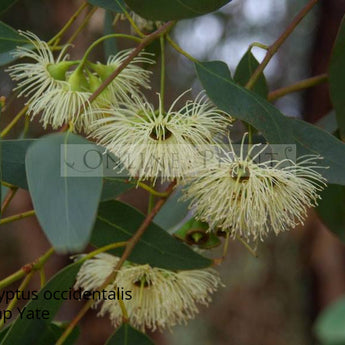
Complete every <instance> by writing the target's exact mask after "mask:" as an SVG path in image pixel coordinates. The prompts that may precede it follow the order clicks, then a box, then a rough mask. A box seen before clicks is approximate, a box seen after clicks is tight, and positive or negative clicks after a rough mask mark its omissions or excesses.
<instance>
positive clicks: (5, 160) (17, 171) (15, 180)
mask: <svg viewBox="0 0 345 345" xmlns="http://www.w3.org/2000/svg"><path fill="white" fill-rule="evenodd" d="M35 141H36V140H34V139H24V140H3V141H2V180H3V181H5V182H7V183H10V184H13V185H15V186H18V187H20V188H23V189H28V184H27V181H26V170H25V155H26V152H27V150H28V148H29V147H30V145H31V144H32V143H34V142H35Z"/></svg>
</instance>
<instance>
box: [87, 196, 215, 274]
mask: <svg viewBox="0 0 345 345" xmlns="http://www.w3.org/2000/svg"><path fill="white" fill-rule="evenodd" d="M144 219H145V216H144V215H143V214H142V213H140V212H139V211H137V210H136V209H134V208H133V207H131V206H129V205H126V204H124V203H121V202H119V201H115V200H113V201H106V202H103V203H101V204H100V207H99V211H98V216H97V221H96V225H95V228H94V230H93V233H92V238H91V243H92V244H94V245H95V246H97V247H102V246H105V245H107V244H110V243H114V242H122V241H128V240H129V239H130V238H131V237H132V236H133V235H134V233H135V232H136V231H137V230H138V228H139V227H140V225H141V224H142V222H143V221H144ZM122 252H123V249H122V248H121V249H116V250H114V251H113V253H114V254H116V255H121V253H122ZM129 259H130V260H132V261H134V262H136V263H139V264H146V263H148V264H150V265H152V266H155V267H161V268H166V269H170V270H191V269H198V268H204V267H207V266H210V265H211V260H209V259H206V258H204V257H203V256H200V255H199V254H197V253H195V252H194V251H193V250H192V249H190V248H189V247H188V246H186V245H185V244H183V243H181V242H180V241H178V240H176V239H175V238H173V237H172V236H170V235H169V234H168V233H167V232H166V231H164V230H163V229H161V228H160V227H159V226H157V225H156V224H154V223H151V224H150V225H149V227H148V228H147V230H146V231H145V233H144V235H143V236H142V237H141V239H140V240H139V242H138V244H137V245H136V246H135V248H134V250H133V252H132V253H131V255H130V257H129Z"/></svg>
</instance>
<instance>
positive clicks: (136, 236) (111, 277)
mask: <svg viewBox="0 0 345 345" xmlns="http://www.w3.org/2000/svg"><path fill="white" fill-rule="evenodd" d="M175 185H176V181H173V182H172V183H171V184H170V185H169V187H168V188H167V189H166V191H165V192H166V193H167V197H165V198H161V199H159V200H158V202H157V203H156V205H155V207H154V208H153V209H152V211H151V212H150V213H149V214H148V215H147V216H146V218H145V219H144V221H143V222H142V224H141V225H140V227H139V229H138V230H137V232H136V233H135V234H134V235H133V237H132V238H131V239H130V240H129V241H128V242H127V245H126V248H125V250H124V252H123V254H122V256H121V258H120V260H119V262H118V264H117V265H116V267H115V269H114V271H113V272H112V273H111V274H110V275H109V276H108V277H107V278H106V280H105V281H104V283H103V284H102V285H101V286H100V287H99V288H98V289H97V291H102V290H103V289H105V288H106V287H107V286H108V285H109V284H111V283H112V282H113V281H114V280H115V279H116V276H117V272H118V271H119V269H120V268H121V267H122V265H123V263H124V262H125V261H126V260H127V259H128V257H129V255H130V254H131V253H132V251H133V249H134V247H135V245H136V244H137V243H138V241H139V240H140V238H141V236H142V235H143V234H144V232H145V230H146V229H147V228H148V226H149V225H150V223H151V222H152V220H153V218H154V217H155V216H156V214H157V213H158V212H159V210H160V209H161V208H162V206H163V205H164V203H165V202H166V200H167V198H168V197H169V196H170V194H171V193H172V192H173V190H174V187H175ZM93 303H94V301H93V300H89V301H88V302H87V303H85V304H84V306H83V307H82V309H81V310H80V311H79V313H78V314H77V316H76V317H75V318H74V319H73V320H72V321H71V323H70V324H69V325H68V327H67V328H66V329H65V331H64V332H63V334H62V335H61V337H60V338H59V339H58V341H57V342H56V343H55V345H62V344H63V343H64V342H65V340H66V339H67V337H68V336H69V335H70V334H71V332H72V331H73V329H74V328H75V327H76V326H77V324H78V322H79V321H80V320H81V319H82V318H83V316H84V315H85V314H86V312H87V311H88V310H89V309H90V308H91V306H92V304H93Z"/></svg>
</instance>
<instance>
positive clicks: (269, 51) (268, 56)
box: [246, 0, 318, 89]
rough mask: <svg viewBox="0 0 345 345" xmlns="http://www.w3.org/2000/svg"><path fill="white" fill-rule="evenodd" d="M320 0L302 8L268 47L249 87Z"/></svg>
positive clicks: (250, 80) (313, 0)
mask: <svg viewBox="0 0 345 345" xmlns="http://www.w3.org/2000/svg"><path fill="white" fill-rule="evenodd" d="M317 2H318V0H310V1H309V2H308V4H307V5H306V6H305V7H303V8H302V10H301V11H300V12H299V13H298V14H297V16H296V17H295V18H294V19H293V21H292V22H291V23H290V25H289V26H288V27H287V28H286V29H285V31H284V32H283V33H282V34H281V35H280V36H279V38H278V39H277V40H276V41H275V42H274V43H273V44H272V45H271V46H269V47H268V49H267V53H266V56H265V58H264V59H263V61H262V62H261V64H260V65H259V66H258V67H257V69H256V70H255V72H254V73H253V75H252V76H251V77H250V79H249V81H248V83H247V84H246V88H247V89H252V88H253V86H254V84H255V83H256V81H257V80H258V78H259V76H260V75H261V73H262V72H263V71H264V69H265V68H266V66H267V65H268V63H269V62H270V61H271V59H272V57H273V56H274V54H275V53H276V52H277V51H278V49H279V48H280V47H281V45H282V44H283V43H284V42H285V41H286V39H287V38H288V37H289V36H290V35H291V33H292V32H293V31H294V30H295V28H296V27H297V25H298V24H299V23H300V22H301V21H302V19H303V18H304V17H305V16H306V15H307V14H308V13H309V11H310V10H311V9H312V8H313V7H314V6H315V5H316V3H317Z"/></svg>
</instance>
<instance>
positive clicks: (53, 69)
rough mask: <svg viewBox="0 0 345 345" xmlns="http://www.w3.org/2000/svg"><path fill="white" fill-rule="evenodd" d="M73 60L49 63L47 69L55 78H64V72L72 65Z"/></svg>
mask: <svg viewBox="0 0 345 345" xmlns="http://www.w3.org/2000/svg"><path fill="white" fill-rule="evenodd" d="M74 64H75V62H74V61H61V62H59V63H56V64H49V65H48V66H47V70H48V72H49V74H50V75H51V77H52V78H54V79H55V80H66V72H67V71H68V69H69V68H70V66H72V65H74Z"/></svg>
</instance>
